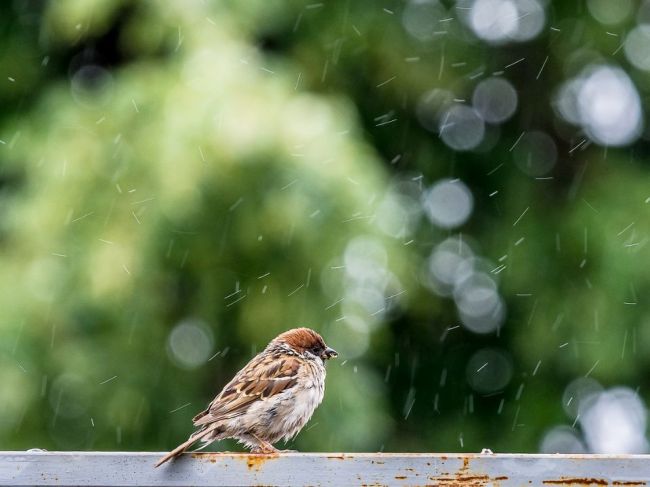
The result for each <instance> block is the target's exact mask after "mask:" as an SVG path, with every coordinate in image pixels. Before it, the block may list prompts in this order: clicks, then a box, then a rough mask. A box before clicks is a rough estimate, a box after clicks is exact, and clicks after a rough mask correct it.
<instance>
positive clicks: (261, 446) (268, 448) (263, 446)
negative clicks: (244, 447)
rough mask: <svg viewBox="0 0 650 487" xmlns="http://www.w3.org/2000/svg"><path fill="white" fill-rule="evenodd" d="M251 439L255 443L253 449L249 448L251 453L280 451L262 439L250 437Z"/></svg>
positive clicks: (255, 436) (254, 436)
mask: <svg viewBox="0 0 650 487" xmlns="http://www.w3.org/2000/svg"><path fill="white" fill-rule="evenodd" d="M250 437H251V439H253V440H255V442H257V445H255V446H254V447H253V448H251V453H278V452H279V451H280V450H278V449H277V448H276V447H274V446H273V445H271V443H269V442H268V441H264V440H263V439H261V438H259V437H258V436H257V435H253V434H251V435H250Z"/></svg>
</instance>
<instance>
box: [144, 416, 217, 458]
mask: <svg viewBox="0 0 650 487" xmlns="http://www.w3.org/2000/svg"><path fill="white" fill-rule="evenodd" d="M216 426H217V425H214V426H212V427H209V428H206V429H204V430H203V431H199V432H197V433H194V434H193V435H192V436H190V437H189V438H188V439H187V441H185V442H183V443H181V444H180V445H178V446H177V447H176V448H174V449H173V450H172V451H170V452H169V453H168V454H167V455H165V456H164V457H162V458H161V459H160V460H158V463H156V467H160V466H161V465H162V464H163V463H165V462H166V461H168V460H171V459H172V458H174V457H177V456H178V455H180V454H181V453H183V452H184V451H185V450H187V449H188V448H189V447H190V446H192V445H193V444H194V443H196V442H197V441H199V440H200V439H202V438H204V437H206V436H207V435H208V434H209V433H212V432H214V430H215V429H216Z"/></svg>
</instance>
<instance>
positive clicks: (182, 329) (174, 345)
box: [167, 319, 214, 369]
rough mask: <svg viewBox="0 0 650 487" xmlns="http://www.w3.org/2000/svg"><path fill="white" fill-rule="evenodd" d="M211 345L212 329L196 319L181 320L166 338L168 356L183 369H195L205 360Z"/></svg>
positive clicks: (212, 341) (212, 340)
mask: <svg viewBox="0 0 650 487" xmlns="http://www.w3.org/2000/svg"><path fill="white" fill-rule="evenodd" d="M213 346H214V339H213V335H212V330H210V328H208V327H207V325H206V324H205V323H204V322H203V321H200V320H196V319H188V320H184V321H181V322H180V323H179V324H178V325H176V326H175V327H174V328H173V329H172V331H171V332H170V334H169V337H168V339H167V353H168V355H169V357H170V358H171V359H172V361H173V362H174V363H175V364H176V365H177V366H178V367H181V368H183V369H195V368H197V367H200V366H201V365H203V364H204V363H205V362H207V361H208V359H209V358H210V355H211V354H212V350H213Z"/></svg>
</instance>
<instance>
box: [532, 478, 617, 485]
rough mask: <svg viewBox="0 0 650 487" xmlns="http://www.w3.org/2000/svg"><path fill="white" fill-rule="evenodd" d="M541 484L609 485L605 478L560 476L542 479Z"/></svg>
mask: <svg viewBox="0 0 650 487" xmlns="http://www.w3.org/2000/svg"><path fill="white" fill-rule="evenodd" d="M542 483H543V484H551V485H609V482H607V480H605V479H594V478H591V479H590V478H580V477H576V478H570V477H569V478H561V479H555V480H544V481H543V482H542Z"/></svg>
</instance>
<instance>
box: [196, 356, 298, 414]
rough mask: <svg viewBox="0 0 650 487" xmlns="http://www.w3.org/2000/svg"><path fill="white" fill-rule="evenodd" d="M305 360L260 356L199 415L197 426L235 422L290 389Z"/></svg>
mask: <svg viewBox="0 0 650 487" xmlns="http://www.w3.org/2000/svg"><path fill="white" fill-rule="evenodd" d="M301 365H302V361H301V360H300V359H299V358H297V357H296V356H293V355H288V354H282V355H264V354H261V355H258V356H257V357H255V358H254V359H253V360H251V361H250V362H249V363H248V364H247V365H246V366H245V367H244V368H243V369H242V370H241V371H239V373H237V375H236V376H235V377H234V378H233V380H232V381H230V382H229V383H228V384H227V385H226V387H224V388H223V391H221V393H220V394H219V395H218V396H217V397H216V398H215V399H214V401H212V402H211V403H210V405H209V406H208V408H207V409H206V410H205V411H203V412H201V413H199V414H197V415H196V416H195V417H194V419H193V421H194V426H202V425H205V424H209V423H213V422H217V421H223V420H226V419H232V418H234V417H237V416H240V415H242V414H244V413H245V412H246V411H247V410H248V408H249V407H250V406H251V405H252V404H253V403H255V402H256V401H260V400H263V399H266V398H269V397H271V396H275V395H276V394H280V393H281V392H284V391H286V390H287V389H290V388H291V387H293V386H294V385H296V383H297V381H298V371H299V369H300V367H301Z"/></svg>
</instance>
